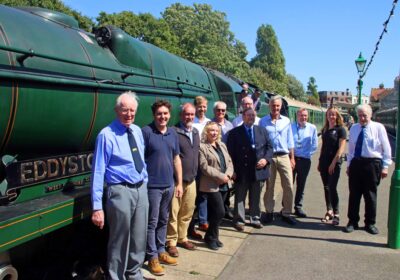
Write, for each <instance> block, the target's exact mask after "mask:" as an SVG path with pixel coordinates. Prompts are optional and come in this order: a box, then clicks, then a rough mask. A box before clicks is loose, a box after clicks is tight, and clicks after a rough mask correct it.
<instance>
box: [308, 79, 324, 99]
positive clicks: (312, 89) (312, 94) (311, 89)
mask: <svg viewBox="0 0 400 280" xmlns="http://www.w3.org/2000/svg"><path fill="white" fill-rule="evenodd" d="M317 88H318V86H317V84H316V80H315V78H314V77H310V79H309V81H308V84H307V94H308V95H309V97H308V103H310V104H313V105H316V106H321V102H320V100H319V94H318V90H317Z"/></svg>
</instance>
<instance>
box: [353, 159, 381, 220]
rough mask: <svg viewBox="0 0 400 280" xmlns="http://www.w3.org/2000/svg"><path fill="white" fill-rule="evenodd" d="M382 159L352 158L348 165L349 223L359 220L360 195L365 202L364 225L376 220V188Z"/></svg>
mask: <svg viewBox="0 0 400 280" xmlns="http://www.w3.org/2000/svg"><path fill="white" fill-rule="evenodd" d="M381 172H382V161H381V160H380V159H373V158H354V159H352V161H351V163H350V167H349V190H350V195H349V209H348V212H347V217H348V218H349V223H352V224H357V223H358V221H359V220H360V215H359V211H360V201H361V196H363V197H364V202H365V220H364V222H365V225H374V224H375V222H376V198H377V189H378V185H379V183H380V180H381Z"/></svg>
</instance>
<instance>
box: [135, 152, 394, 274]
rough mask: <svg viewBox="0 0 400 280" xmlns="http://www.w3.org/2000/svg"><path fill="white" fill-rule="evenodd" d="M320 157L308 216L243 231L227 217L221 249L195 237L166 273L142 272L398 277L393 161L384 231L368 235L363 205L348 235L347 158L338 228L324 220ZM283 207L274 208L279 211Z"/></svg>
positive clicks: (385, 190) (381, 196) (384, 197)
mask: <svg viewBox="0 0 400 280" xmlns="http://www.w3.org/2000/svg"><path fill="white" fill-rule="evenodd" d="M318 156H319V153H317V154H315V155H314V156H313V158H312V166H311V171H310V175H309V177H308V181H307V186H306V190H305V199H304V200H305V201H304V210H305V212H306V213H307V215H308V217H307V218H301V219H298V223H297V225H295V226H289V225H288V224H286V223H284V222H283V221H281V220H280V219H279V218H277V219H275V221H274V222H273V223H272V224H271V225H267V226H264V227H263V228H262V229H253V228H251V227H249V226H246V227H245V231H244V232H238V231H236V230H235V229H234V228H233V227H232V225H231V224H230V223H229V222H228V221H224V223H223V225H222V229H221V231H220V235H221V241H222V242H223V243H224V247H223V248H222V249H220V250H219V251H211V250H209V249H208V248H207V247H205V245H204V244H203V243H202V242H198V241H194V242H195V243H196V244H197V246H198V249H197V250H196V251H187V250H185V249H180V250H179V254H180V256H179V259H178V262H179V264H178V265H177V266H174V267H172V266H165V268H166V274H165V275H164V276H161V277H154V276H152V275H151V274H150V273H149V272H148V271H147V270H146V269H145V268H144V269H143V272H144V275H145V276H148V277H152V278H156V279H164V280H170V279H198V280H200V279H201V280H208V279H221V280H228V279H229V280H232V279H267V280H274V279H277V280H278V279H279V280H282V279H288V280H290V279H296V280H303V279H304V280H310V279H321V280H322V279H323V280H332V279H337V280H339V279H340V280H345V279H363V280H365V279H371V280H372V279H381V280H386V279H387V280H389V279H390V280H392V279H399V275H400V265H399V264H400V250H394V249H389V248H388V247H387V245H386V244H387V221H388V207H389V206H388V203H389V190H390V180H391V179H390V177H391V174H392V172H393V169H394V164H393V165H392V166H391V169H390V177H388V178H387V179H385V180H383V181H382V182H381V184H380V186H379V191H378V211H377V227H378V228H379V231H380V233H379V234H378V235H370V234H368V233H367V232H365V231H364V230H363V215H364V204H363V203H361V207H360V209H361V212H360V216H361V221H360V227H361V228H360V230H357V231H355V232H353V233H345V232H343V229H344V227H345V226H346V224H347V217H346V216H347V215H346V214H347V204H348V184H347V175H346V162H344V163H343V166H342V169H341V176H340V181H339V185H338V190H339V198H340V218H341V220H340V224H339V226H336V227H335V226H332V225H331V224H324V223H322V222H321V218H322V216H323V215H324V213H325V202H324V194H323V189H322V183H321V179H320V176H319V173H318V171H317V164H318ZM278 189H279V188H278ZM278 201H279V199H278ZM276 206H279V205H278V203H277V205H276ZM262 209H263V207H262ZM279 210H280V209H279V207H276V209H275V211H279Z"/></svg>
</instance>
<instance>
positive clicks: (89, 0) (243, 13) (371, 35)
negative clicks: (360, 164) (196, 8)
mask: <svg viewBox="0 0 400 280" xmlns="http://www.w3.org/2000/svg"><path fill="white" fill-rule="evenodd" d="M63 2H64V3H65V4H66V5H68V6H69V7H71V8H73V9H75V10H78V11H79V12H81V13H82V14H84V15H87V16H89V17H91V18H93V19H95V18H96V16H97V15H98V14H99V12H100V11H104V12H107V13H118V12H121V11H124V10H127V11H132V12H134V13H136V14H139V13H151V14H153V15H154V16H155V17H160V14H161V12H163V11H164V9H165V8H166V7H168V6H170V5H171V4H173V3H176V2H178V1H169V0H141V1H138V0H113V1H107V0H104V1H99V0H66V1H63ZM179 2H180V3H182V4H184V5H190V6H191V5H192V4H193V3H207V4H210V5H211V6H212V7H213V9H214V10H218V11H221V12H224V13H225V14H226V19H227V21H228V22H230V26H231V27H230V29H231V31H232V32H233V33H234V34H235V36H236V38H237V39H239V40H241V41H242V42H244V43H245V45H246V47H247V50H248V51H249V56H248V58H249V59H250V58H252V57H253V56H254V55H255V54H256V50H255V40H256V32H257V28H258V27H259V26H260V25H261V24H270V25H272V27H273V28H274V30H275V33H276V35H277V37H278V40H279V43H280V46H281V48H282V51H283V54H284V56H285V59H286V71H287V73H290V74H293V75H294V76H295V77H296V78H297V79H298V80H300V81H301V82H302V83H303V85H304V87H305V88H306V86H307V82H308V80H309V77H311V76H313V77H314V78H315V79H316V83H317V85H318V90H340V91H344V90H346V89H347V88H348V89H349V90H350V91H351V92H352V93H353V94H356V86H357V79H358V73H357V70H356V66H355V63H354V61H355V59H356V58H357V57H358V54H359V53H360V51H361V52H362V54H363V56H364V58H366V59H367V60H369V59H370V57H371V56H372V54H373V51H374V49H375V44H376V43H377V41H378V38H379V35H380V34H381V32H382V30H383V23H384V22H385V20H386V19H387V17H388V15H389V12H390V10H391V8H392V4H393V0H369V1H365V0H302V1H301V0H280V1H278V0H275V1H272V0H209V1H200V0H198V1H189V0H185V1H179ZM387 29H388V33H386V34H385V35H384V36H383V39H382V41H381V43H380V45H379V50H378V52H377V53H376V55H375V58H374V60H373V62H372V64H371V66H370V68H369V70H368V72H367V74H366V76H365V77H364V79H363V81H364V87H363V94H367V95H369V93H370V90H371V88H372V87H378V86H379V84H380V83H383V84H384V85H385V87H393V81H394V79H395V77H396V76H398V75H399V70H400V59H399V58H400V3H399V4H398V7H396V9H395V13H394V16H393V17H391V19H390V22H389V25H388V28H387Z"/></svg>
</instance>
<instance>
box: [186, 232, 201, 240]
mask: <svg viewBox="0 0 400 280" xmlns="http://www.w3.org/2000/svg"><path fill="white" fill-rule="evenodd" d="M189 237H191V238H193V239H196V240H202V239H203V236H202V235H201V234H200V233H198V232H197V231H195V230H192V231H191V232H189Z"/></svg>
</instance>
